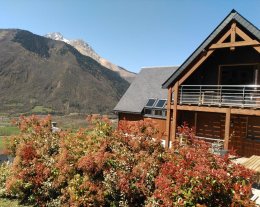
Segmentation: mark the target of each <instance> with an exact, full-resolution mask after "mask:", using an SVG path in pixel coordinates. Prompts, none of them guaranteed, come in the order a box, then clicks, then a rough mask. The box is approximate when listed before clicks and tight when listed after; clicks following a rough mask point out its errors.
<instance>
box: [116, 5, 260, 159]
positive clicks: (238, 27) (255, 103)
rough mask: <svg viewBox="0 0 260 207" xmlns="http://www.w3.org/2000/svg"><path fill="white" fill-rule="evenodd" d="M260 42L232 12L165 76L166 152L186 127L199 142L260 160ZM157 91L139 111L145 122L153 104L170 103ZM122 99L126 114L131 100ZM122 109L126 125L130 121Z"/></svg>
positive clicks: (248, 25) (255, 31)
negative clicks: (220, 145) (218, 144)
mask: <svg viewBox="0 0 260 207" xmlns="http://www.w3.org/2000/svg"><path fill="white" fill-rule="evenodd" d="M259 42H260V31H259V29H258V28H257V27H256V26H254V25H253V24H252V23H250V22H249V21H248V20H247V19H245V18H244V17H243V16H241V15H240V14H239V13H238V12H236V11H235V10H232V11H231V12H230V14H229V15H228V16H227V17H226V18H225V19H224V20H223V21H222V22H221V23H220V24H219V25H218V26H217V28H216V29H215V30H214V31H213V32H212V33H211V34H210V35H209V36H208V37H207V38H206V40H204V41H203V42H202V43H201V45H200V46H199V47H198V48H197V49H196V50H195V51H194V52H193V53H192V54H191V55H190V56H189V57H188V59H187V60H186V61H185V62H184V63H183V64H182V65H181V66H180V67H179V68H178V69H177V70H175V71H173V72H172V73H171V75H170V76H168V77H167V76H165V77H166V78H165V80H164V81H163V83H162V91H164V92H163V93H165V90H167V94H168V95H167V103H166V104H165V105H164V106H166V108H165V110H166V113H164V115H165V116H166V119H164V123H165V132H166V136H165V141H166V146H169V143H170V141H174V140H175V139H176V132H177V131H176V130H177V126H178V125H181V123H183V121H187V122H188V123H189V124H190V126H194V128H195V130H196V136H197V137H198V138H201V139H205V140H209V141H217V142H223V147H224V149H225V150H228V149H235V150H236V151H237V153H238V154H240V155H242V156H251V155H260V43H259ZM141 73H142V71H141ZM139 78H142V76H140V77H139ZM143 78H146V77H143ZM156 78H157V77H156ZM156 78H155V79H152V78H149V77H148V80H144V79H143V81H144V82H146V83H147V81H149V82H153V81H155V80H156ZM138 81H139V82H142V81H141V80H138ZM146 83H145V84H146ZM131 87H132V85H131V86H130V88H129V90H131ZM148 87H150V86H148ZM137 90H138V88H137ZM152 90H153V88H152V87H150V88H149V89H146V92H147V94H145V96H144V97H143V98H144V99H146V102H145V101H144V99H143V101H142V102H140V103H139V102H138V103H137V104H138V107H139V109H141V108H142V107H143V108H142V111H139V112H140V113H142V116H143V117H144V116H145V112H146V108H149V107H150V105H152V101H153V100H155V102H154V103H153V105H152V107H156V105H155V104H156V103H158V101H159V100H161V99H164V100H165V99H166V98H165V96H162V97H159V96H158V97H157V96H154V95H153V94H152ZM150 92H151V94H150ZM127 93H128V91H127V92H126V94H127ZM131 93H134V92H133V91H132V92H131ZM137 93H138V92H137ZM143 95H144V94H143ZM122 99H125V100H124V102H121V101H122V100H120V102H119V105H121V107H122V109H123V106H122V105H124V103H128V101H130V100H129V99H127V96H124V97H123V98H122ZM131 104H134V103H131ZM141 104H142V105H141ZM125 106H126V108H124V110H123V111H125V112H128V113H126V114H127V116H128V117H129V116H130V114H131V116H132V118H131V119H129V120H135V118H134V117H136V115H135V113H131V111H128V110H127V104H126V105H125ZM141 106H142V107H141ZM117 107H118V105H117ZM117 107H116V109H119V110H118V112H119V120H121V119H122V118H124V116H125V117H126V115H125V114H124V113H123V111H120V108H117ZM131 107H132V106H131ZM152 113H154V114H155V112H152ZM154 114H152V115H154ZM138 115H140V114H138ZM139 117H140V116H139Z"/></svg>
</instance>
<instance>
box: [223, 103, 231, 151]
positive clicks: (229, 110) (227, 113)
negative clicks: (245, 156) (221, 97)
mask: <svg viewBox="0 0 260 207" xmlns="http://www.w3.org/2000/svg"><path fill="white" fill-rule="evenodd" d="M230 116H231V109H230V108H228V109H227V110H226V120H225V137H224V149H225V150H228V142H229V136H230Z"/></svg>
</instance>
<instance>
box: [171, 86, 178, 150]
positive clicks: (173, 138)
mask: <svg viewBox="0 0 260 207" xmlns="http://www.w3.org/2000/svg"><path fill="white" fill-rule="evenodd" d="M173 91H174V95H173V98H174V102H173V112H172V116H173V117H172V132H171V140H172V147H173V143H174V142H175V139H176V128H177V104H178V92H179V82H178V81H177V82H176V83H175V85H174V87H173Z"/></svg>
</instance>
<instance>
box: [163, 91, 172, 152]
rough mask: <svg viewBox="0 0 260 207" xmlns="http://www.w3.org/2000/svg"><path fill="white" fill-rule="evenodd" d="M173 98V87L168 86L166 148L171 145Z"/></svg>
mask: <svg viewBox="0 0 260 207" xmlns="http://www.w3.org/2000/svg"><path fill="white" fill-rule="evenodd" d="M171 100H172V87H170V88H168V98H167V116H166V140H165V148H168V147H169V141H170V137H171Z"/></svg>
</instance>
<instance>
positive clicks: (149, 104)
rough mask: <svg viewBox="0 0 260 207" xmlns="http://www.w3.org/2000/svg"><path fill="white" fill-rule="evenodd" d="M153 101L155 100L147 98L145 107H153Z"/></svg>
mask: <svg viewBox="0 0 260 207" xmlns="http://www.w3.org/2000/svg"><path fill="white" fill-rule="evenodd" d="M155 101H156V99H155V98H149V100H148V102H147V104H146V105H145V107H153V105H154V103H155Z"/></svg>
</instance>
